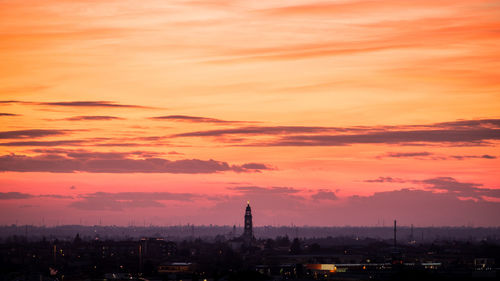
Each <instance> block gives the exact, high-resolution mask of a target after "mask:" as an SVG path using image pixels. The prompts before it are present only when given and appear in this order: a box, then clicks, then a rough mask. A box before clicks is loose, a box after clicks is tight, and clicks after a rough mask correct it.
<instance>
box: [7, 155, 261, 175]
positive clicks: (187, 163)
mask: <svg viewBox="0 0 500 281" xmlns="http://www.w3.org/2000/svg"><path fill="white" fill-rule="evenodd" d="M137 157H143V158H141V159H137ZM245 165H250V166H251V167H252V168H245V167H244V166H245ZM256 165H258V164H257V163H251V164H243V165H229V164H228V163H227V162H221V161H216V160H212V159H210V160H199V159H183V160H175V161H171V160H166V159H162V158H157V157H144V154H143V155H141V154H138V153H137V152H135V153H119V152H109V153H103V152H88V151H68V152H65V153H64V152H60V153H44V154H40V155H36V156H26V155H15V154H10V155H3V156H0V171H13V172H54V173H73V172H89V173H173V174H177V173H179V174H208V173H217V172H225V171H233V172H260V171H261V169H258V168H257V167H256ZM262 165H263V164H262ZM262 167H267V166H266V165H263V166H262Z"/></svg>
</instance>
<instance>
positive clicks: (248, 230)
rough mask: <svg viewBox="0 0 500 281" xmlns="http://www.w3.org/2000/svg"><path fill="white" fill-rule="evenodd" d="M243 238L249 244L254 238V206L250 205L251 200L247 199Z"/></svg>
mask: <svg viewBox="0 0 500 281" xmlns="http://www.w3.org/2000/svg"><path fill="white" fill-rule="evenodd" d="M243 239H244V240H245V242H246V243H248V244H249V243H250V242H251V241H252V240H253V223H252V208H251V207H250V200H248V201H247V207H246V209H245V230H244V232H243Z"/></svg>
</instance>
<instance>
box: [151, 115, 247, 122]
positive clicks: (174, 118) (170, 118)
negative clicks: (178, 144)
mask: <svg viewBox="0 0 500 281" xmlns="http://www.w3.org/2000/svg"><path fill="white" fill-rule="evenodd" d="M150 119H153V120H165V121H174V122H189V123H214V124H237V123H248V122H245V121H228V120H221V119H216V118H209V117H199V116H189V115H165V116H156V117H151V118H150Z"/></svg>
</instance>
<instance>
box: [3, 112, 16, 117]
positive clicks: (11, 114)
mask: <svg viewBox="0 0 500 281" xmlns="http://www.w3.org/2000/svg"><path fill="white" fill-rule="evenodd" d="M0 116H5V117H12V116H21V115H19V114H14V113H5V112H0Z"/></svg>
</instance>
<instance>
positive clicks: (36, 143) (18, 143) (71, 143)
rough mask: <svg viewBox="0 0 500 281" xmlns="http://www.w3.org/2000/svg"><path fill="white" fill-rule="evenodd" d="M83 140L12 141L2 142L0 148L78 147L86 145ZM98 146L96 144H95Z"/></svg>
mask: <svg viewBox="0 0 500 281" xmlns="http://www.w3.org/2000/svg"><path fill="white" fill-rule="evenodd" d="M86 143H87V142H86V141H84V140H60V141H14V142H2V143H0V146H65V145H69V146H75V145H76V146H78V145H81V144H86ZM95 145H98V144H95Z"/></svg>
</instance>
